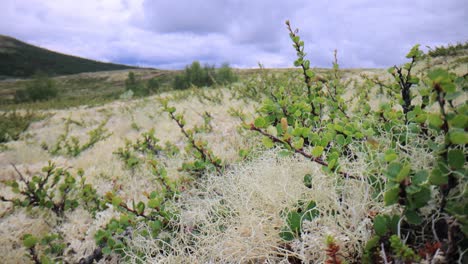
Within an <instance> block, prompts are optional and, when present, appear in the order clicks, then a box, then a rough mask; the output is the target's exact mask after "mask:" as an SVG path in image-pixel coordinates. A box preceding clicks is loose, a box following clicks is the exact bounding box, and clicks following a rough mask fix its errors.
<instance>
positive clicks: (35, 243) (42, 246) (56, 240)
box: [22, 234, 67, 264]
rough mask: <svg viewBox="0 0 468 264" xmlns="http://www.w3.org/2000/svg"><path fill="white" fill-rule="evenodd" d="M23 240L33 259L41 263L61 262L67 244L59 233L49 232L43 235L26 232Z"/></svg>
mask: <svg viewBox="0 0 468 264" xmlns="http://www.w3.org/2000/svg"><path fill="white" fill-rule="evenodd" d="M22 240H23V245H24V247H25V248H26V249H28V251H29V252H28V253H29V256H30V258H31V260H33V261H34V263H40V264H52V263H60V262H61V261H62V256H63V253H64V251H65V248H66V246H67V245H66V244H65V243H64V241H63V238H62V237H61V236H60V235H59V234H47V235H45V236H43V237H36V236H33V235H31V234H25V235H24V236H23V237H22Z"/></svg>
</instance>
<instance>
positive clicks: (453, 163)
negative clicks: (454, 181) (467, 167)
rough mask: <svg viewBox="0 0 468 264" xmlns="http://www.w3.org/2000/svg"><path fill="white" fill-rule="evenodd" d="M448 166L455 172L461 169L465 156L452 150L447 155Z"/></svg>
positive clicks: (456, 150) (460, 151)
mask: <svg viewBox="0 0 468 264" xmlns="http://www.w3.org/2000/svg"><path fill="white" fill-rule="evenodd" d="M447 159H448V164H449V166H450V168H451V169H454V170H457V169H461V168H463V165H464V164H465V154H464V153H463V151H462V150H460V149H452V150H450V151H449V152H448V155H447Z"/></svg>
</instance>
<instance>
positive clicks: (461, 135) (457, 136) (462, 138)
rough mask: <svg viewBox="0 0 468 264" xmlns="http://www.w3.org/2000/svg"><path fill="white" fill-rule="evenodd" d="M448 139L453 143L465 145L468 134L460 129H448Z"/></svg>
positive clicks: (467, 141)
mask: <svg viewBox="0 0 468 264" xmlns="http://www.w3.org/2000/svg"><path fill="white" fill-rule="evenodd" d="M449 139H450V142H452V143H453V144H458V145H465V144H467V143H468V135H467V133H466V132H465V131H463V130H461V129H450V132H449Z"/></svg>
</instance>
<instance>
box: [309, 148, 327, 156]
mask: <svg viewBox="0 0 468 264" xmlns="http://www.w3.org/2000/svg"><path fill="white" fill-rule="evenodd" d="M323 149H324V148H323V147H322V146H315V147H314V148H313V149H312V156H314V157H316V158H318V157H320V156H322V153H323Z"/></svg>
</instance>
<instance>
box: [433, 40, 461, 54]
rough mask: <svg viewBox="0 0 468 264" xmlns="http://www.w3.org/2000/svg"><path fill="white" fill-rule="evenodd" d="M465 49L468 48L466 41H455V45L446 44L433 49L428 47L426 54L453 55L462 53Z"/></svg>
mask: <svg viewBox="0 0 468 264" xmlns="http://www.w3.org/2000/svg"><path fill="white" fill-rule="evenodd" d="M466 49H468V42H465V43H457V44H455V45H452V44H448V45H447V46H440V47H437V46H436V47H435V48H434V49H430V50H429V52H428V53H427V55H429V56H431V57H440V56H455V55H458V54H460V53H463V51H464V50H466Z"/></svg>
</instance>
